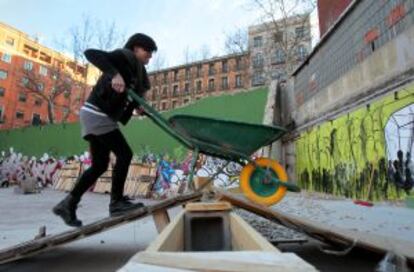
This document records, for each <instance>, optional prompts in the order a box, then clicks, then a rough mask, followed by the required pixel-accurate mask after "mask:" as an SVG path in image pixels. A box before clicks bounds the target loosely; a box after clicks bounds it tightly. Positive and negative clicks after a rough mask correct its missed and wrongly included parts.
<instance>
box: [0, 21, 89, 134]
mask: <svg viewBox="0 0 414 272" xmlns="http://www.w3.org/2000/svg"><path fill="white" fill-rule="evenodd" d="M88 70H91V69H87V67H86V66H81V65H78V64H76V63H75V62H74V61H73V60H72V59H70V58H68V57H66V56H64V55H63V54H61V53H59V52H57V51H54V50H51V49H49V48H47V47H45V46H43V45H41V44H39V43H38V42H36V41H35V40H34V39H32V38H30V37H29V36H28V35H26V34H25V33H23V32H21V31H19V30H16V29H14V28H13V27H10V26H8V25H6V24H3V23H0V129H10V128H16V127H23V126H27V125H37V124H42V123H48V122H49V120H50V118H51V117H53V118H54V121H55V122H62V121H67V122H74V121H77V119H78V118H77V111H78V109H79V104H80V103H82V101H83V100H84V99H85V95H86V93H85V91H86V90H87V87H86V84H85V83H87V80H86V79H87V73H88ZM36 92H38V93H36ZM54 94H56V95H54ZM48 97H49V98H50V99H49V101H50V103H48V99H47V98H48ZM52 97H53V99H51V98H52ZM50 113H53V115H52V116H50Z"/></svg>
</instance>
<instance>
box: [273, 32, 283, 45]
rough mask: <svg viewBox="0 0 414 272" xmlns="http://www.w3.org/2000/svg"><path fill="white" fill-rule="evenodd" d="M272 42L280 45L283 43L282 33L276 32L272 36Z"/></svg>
mask: <svg viewBox="0 0 414 272" xmlns="http://www.w3.org/2000/svg"><path fill="white" fill-rule="evenodd" d="M273 40H274V42H275V43H281V42H283V32H282V31H278V32H276V33H275V34H274V35H273Z"/></svg>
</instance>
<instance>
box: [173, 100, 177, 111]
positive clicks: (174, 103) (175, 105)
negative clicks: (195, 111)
mask: <svg viewBox="0 0 414 272" xmlns="http://www.w3.org/2000/svg"><path fill="white" fill-rule="evenodd" d="M177 105H178V102H177V100H174V101H173V102H172V108H173V109H175V108H176V107H177Z"/></svg>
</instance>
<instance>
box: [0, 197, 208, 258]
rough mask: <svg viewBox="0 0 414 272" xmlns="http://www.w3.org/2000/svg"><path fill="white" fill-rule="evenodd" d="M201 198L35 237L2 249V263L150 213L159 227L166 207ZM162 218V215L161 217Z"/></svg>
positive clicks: (176, 199)
mask: <svg viewBox="0 0 414 272" xmlns="http://www.w3.org/2000/svg"><path fill="white" fill-rule="evenodd" d="M199 198H201V193H192V194H187V195H181V196H178V197H174V198H170V199H167V200H164V201H162V202H159V203H157V204H155V205H151V206H147V207H145V208H141V209H137V210H136V211H133V212H130V213H128V214H126V215H122V216H116V217H107V218H104V219H102V220H99V221H96V222H94V223H91V224H88V225H85V226H83V227H80V228H76V229H72V230H69V231H66V232H62V233H59V234H55V235H49V236H45V237H41V238H38V239H36V238H35V239H33V240H30V241H27V242H23V243H21V244H18V245H15V246H12V247H9V248H6V249H3V250H0V264H4V263H8V262H11V261H15V260H18V259H22V258H26V257H29V256H33V255H36V254H39V253H41V252H44V251H48V250H51V249H53V248H55V247H58V246H61V245H64V244H67V243H70V242H73V241H76V240H79V239H82V238H86V237H88V236H91V235H95V234H98V233H101V232H104V231H107V230H109V229H111V228H114V227H118V226H120V225H123V224H126V223H129V222H132V221H135V220H138V219H141V218H144V217H146V216H149V215H153V216H154V220H155V223H156V225H157V228H158V226H159V224H160V219H159V218H160V216H159V215H163V214H165V213H166V209H168V208H172V207H174V206H177V205H182V204H183V203H186V202H188V201H192V200H197V199H199ZM161 218H162V217H161Z"/></svg>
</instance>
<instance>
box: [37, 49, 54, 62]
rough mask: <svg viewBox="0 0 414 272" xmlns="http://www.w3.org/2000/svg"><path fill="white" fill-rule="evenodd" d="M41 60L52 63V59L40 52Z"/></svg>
mask: <svg viewBox="0 0 414 272" xmlns="http://www.w3.org/2000/svg"><path fill="white" fill-rule="evenodd" d="M39 59H40V60H42V61H44V62H47V63H52V57H51V56H49V55H48V54H46V53H44V52H40V57H39Z"/></svg>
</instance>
